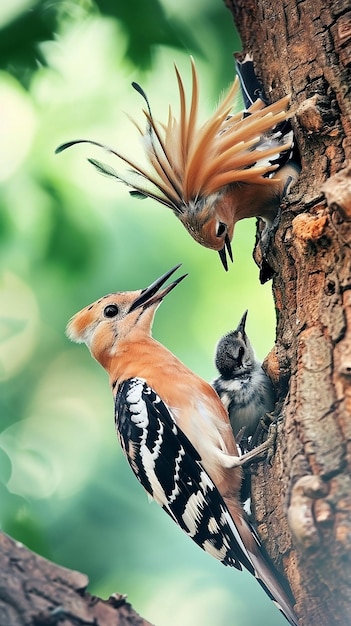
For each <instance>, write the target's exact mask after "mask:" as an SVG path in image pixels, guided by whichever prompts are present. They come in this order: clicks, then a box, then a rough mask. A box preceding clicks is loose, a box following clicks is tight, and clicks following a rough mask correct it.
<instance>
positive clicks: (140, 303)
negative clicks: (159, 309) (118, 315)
mask: <svg viewBox="0 0 351 626" xmlns="http://www.w3.org/2000/svg"><path fill="white" fill-rule="evenodd" d="M180 266H181V263H179V265H176V266H175V267H172V269H170V270H168V272H166V273H165V274H162V276H160V278H157V279H156V280H155V281H154V282H153V283H151V285H149V287H146V289H143V290H142V291H141V293H140V295H139V296H138V297H137V299H136V300H134V302H133V303H132V305H131V307H130V309H129V312H131V311H134V310H135V309H138V308H139V307H144V308H147V307H148V306H150V305H151V304H155V303H156V302H161V300H163V298H164V297H165V296H166V295H167V294H168V293H169V292H170V291H172V289H174V287H176V286H177V285H178V284H179V283H180V281H182V280H183V278H185V277H186V276H187V274H183V276H180V277H179V278H177V279H176V280H174V281H173V282H172V283H170V284H169V285H167V287H165V288H164V289H162V291H160V289H161V287H162V285H164V283H165V282H166V281H167V280H168V278H169V277H170V276H172V274H174V272H175V271H176V270H177V269H178V268H179V267H180Z"/></svg>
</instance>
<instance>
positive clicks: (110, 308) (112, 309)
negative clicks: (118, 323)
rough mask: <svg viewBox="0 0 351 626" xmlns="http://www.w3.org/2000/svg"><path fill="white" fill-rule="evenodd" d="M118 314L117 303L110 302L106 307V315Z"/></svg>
mask: <svg viewBox="0 0 351 626" xmlns="http://www.w3.org/2000/svg"><path fill="white" fill-rule="evenodd" d="M116 315H118V306H117V305H116V304H108V305H107V306H105V308H104V316H105V317H116Z"/></svg>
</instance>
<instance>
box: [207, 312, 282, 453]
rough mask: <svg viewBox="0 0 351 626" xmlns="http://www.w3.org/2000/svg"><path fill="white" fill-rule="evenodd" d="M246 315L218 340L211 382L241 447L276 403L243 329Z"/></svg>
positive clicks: (271, 388) (269, 383) (267, 380)
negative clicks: (217, 373)
mask: <svg viewBox="0 0 351 626" xmlns="http://www.w3.org/2000/svg"><path fill="white" fill-rule="evenodd" d="M246 318H247V311H245V313H244V315H243V316H242V318H241V320H240V322H239V324H238V326H237V328H236V329H235V330H233V331H231V332H230V333H228V334H227V335H224V337H222V338H221V339H220V341H219V342H218V344H217V347H216V354H215V364H216V367H217V369H218V372H219V374H220V376H218V378H216V379H215V380H214V381H213V383H212V386H213V387H214V389H215V390H216V392H217V393H218V395H219V397H220V399H221V401H222V403H223V404H224V406H225V408H226V409H227V411H228V414H229V419H230V423H231V426H232V429H233V433H234V436H235V437H237V436H238V434H239V433H241V434H242V438H241V444H240V445H241V447H242V448H243V449H244V450H245V448H246V446H247V440H248V438H250V437H252V435H253V434H254V433H255V431H256V429H257V426H258V424H259V422H260V419H261V418H262V417H263V416H264V415H265V414H266V413H270V412H271V411H273V409H274V404H275V394H274V389H273V385H272V382H271V380H270V378H268V376H267V374H266V373H265V372H264V371H263V369H262V363H261V361H259V360H258V359H257V357H256V355H255V352H254V350H253V348H252V346H251V343H250V340H249V338H248V336H247V334H246V332H245V324H246Z"/></svg>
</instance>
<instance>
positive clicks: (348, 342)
mask: <svg viewBox="0 0 351 626" xmlns="http://www.w3.org/2000/svg"><path fill="white" fill-rule="evenodd" d="M225 1H226V4H227V6H228V8H229V9H230V10H231V12H232V14H233V17H234V20H235V23H236V25H237V27H238V30H239V32H240V35H241V38H242V42H243V49H244V50H245V51H249V52H251V53H252V54H253V58H254V62H255V67H256V71H257V73H258V75H259V77H260V79H261V82H262V84H263V85H264V88H265V92H266V94H268V96H269V98H270V99H271V100H272V101H274V100H276V99H277V98H279V97H281V96H283V95H284V94H286V93H289V92H290V93H291V94H292V105H293V107H295V108H296V117H295V119H294V121H293V125H294V129H295V133H296V137H297V140H298V146H299V149H300V153H301V158H302V173H301V177H300V180H299V183H298V185H297V186H296V187H295V188H294V190H293V192H292V195H291V196H290V197H289V199H288V202H287V203H286V204H285V206H284V207H283V210H282V215H281V220H280V223H279V227H278V229H277V231H276V233H275V236H274V241H273V245H271V247H270V249H269V251H268V257H267V261H268V265H269V266H270V267H271V269H272V274H273V295H274V300H275V306H276V312H277V338H276V345H275V347H274V349H273V350H272V352H271V354H270V355H269V356H268V358H267V360H266V367H267V369H268V371H269V373H270V374H271V375H272V377H273V379H274V380H275V382H276V385H277V390H278V396H279V405H278V406H280V411H279V413H280V415H281V417H282V420H281V421H280V426H279V430H278V432H279V436H278V441H277V450H276V454H275V457H274V460H273V463H272V465H271V466H269V465H264V464H261V465H260V466H259V467H258V469H257V471H256V472H255V476H254V478H253V500H254V506H255V516H256V520H257V523H258V529H259V532H260V535H261V537H262V538H263V540H264V542H265V544H266V547H267V549H268V551H269V553H270V554H271V556H272V558H273V560H274V561H275V562H276V563H277V565H278V566H280V568H281V569H283V570H284V571H285V574H286V576H287V578H288V580H289V582H290V585H291V588H292V590H293V593H294V595H295V598H296V601H297V606H296V609H297V613H298V615H299V617H300V619H301V624H303V625H304V626H336V625H338V624H340V625H342V626H346V624H351V550H350V548H351V480H350V465H351V446H350V442H351V414H350V413H351V291H350V289H351V272H350V268H351V250H350V244H351V237H350V235H351V166H350V165H348V161H349V159H350V152H351V132H350V131H351V76H350V66H351V5H350V1H349V0H334V2H323V0H305V1H304V0H302V1H300V0H284V1H283V2H282V1H281V0H225ZM255 258H256V260H257V261H258V263H260V259H261V263H262V256H261V255H260V251H259V250H258V249H257V248H256V251H255ZM261 270H262V267H261ZM266 270H267V267H266V268H265V269H264V272H266ZM263 332H264V329H263Z"/></svg>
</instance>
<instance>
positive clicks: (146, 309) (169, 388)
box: [67, 268, 297, 626]
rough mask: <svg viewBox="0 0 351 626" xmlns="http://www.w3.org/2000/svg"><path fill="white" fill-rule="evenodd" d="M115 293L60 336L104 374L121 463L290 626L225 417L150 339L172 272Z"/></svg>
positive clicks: (209, 394)
mask: <svg viewBox="0 0 351 626" xmlns="http://www.w3.org/2000/svg"><path fill="white" fill-rule="evenodd" d="M176 269H177V268H173V269H172V270H170V271H169V272H167V273H166V274H164V275H163V276H161V277H160V278H159V279H157V280H156V281H155V282H154V283H152V285H150V286H149V287H147V288H146V289H143V290H139V291H134V292H124V293H114V294H110V295H108V296H105V297H104V298H101V299H100V300H98V301H96V302H94V303H93V304H91V305H89V306H88V307H86V308H85V309H83V310H82V311H80V312H79V313H77V314H76V315H75V316H74V317H73V318H72V319H71V321H70V322H69V324H68V327H67V334H68V336H69V337H70V338H71V339H73V340H74V341H78V342H84V343H86V344H87V346H88V347H89V349H90V351H91V353H92V355H93V356H94V357H95V358H96V359H97V360H98V361H99V362H100V363H101V364H102V365H103V367H104V368H105V369H106V370H107V372H108V374H109V377H110V383H111V386H112V391H113V394H114V397H115V416H116V427H117V432H118V435H119V438H120V442H121V445H122V449H123V451H124V453H125V455H126V457H127V459H128V462H129V464H130V466H131V468H132V470H133V471H134V473H135V474H136V476H137V478H138V479H139V480H140V482H141V484H142V485H143V486H144V488H145V489H146V491H147V492H148V493H149V495H151V496H152V497H153V498H154V499H155V500H156V501H157V502H158V503H159V504H160V505H161V506H162V507H163V508H164V509H165V510H166V511H167V512H168V513H169V514H170V515H171V517H172V518H173V519H174V521H176V522H177V523H178V525H179V526H180V527H181V528H182V529H183V530H184V531H185V532H186V533H187V534H188V535H189V536H190V537H191V538H192V539H193V540H194V541H195V542H196V543H197V544H198V545H200V546H201V547H202V548H203V549H204V550H206V551H207V552H208V553H209V554H211V555H212V556H214V557H215V558H217V559H219V560H221V561H222V562H223V563H225V564H226V565H232V566H234V567H238V568H241V565H240V563H241V564H243V565H244V566H245V567H246V568H247V569H248V570H249V571H250V572H251V573H252V574H253V575H254V576H256V578H258V580H259V581H260V583H261V584H262V586H263V587H264V589H265V590H266V591H267V593H268V594H270V595H272V596H273V597H274V599H275V600H276V601H277V602H278V603H279V605H280V606H281V608H282V610H283V612H284V614H285V616H286V617H287V619H288V620H289V621H290V624H292V625H293V626H297V620H296V618H295V615H294V611H293V609H292V606H291V600H290V598H289V597H288V595H287V593H286V592H285V590H284V589H283V587H282V585H281V584H280V582H279V581H278V579H277V577H276V575H275V573H274V571H272V568H271V565H270V564H269V562H268V561H267V559H266V557H265V556H264V554H263V553H262V551H261V547H260V542H259V540H258V538H257V537H256V535H255V534H254V533H253V532H252V528H251V527H250V525H249V524H248V523H247V521H246V519H245V514H244V512H243V510H242V506H241V503H240V484H241V469H240V467H239V464H240V462H239V459H238V451H237V447H236V443H235V440H234V436H233V433H232V430H231V427H230V423H229V417H228V414H227V412H226V410H225V409H224V406H223V405H222V403H221V401H220V399H219V397H218V396H217V394H216V393H215V391H214V390H213V388H212V387H211V386H210V385H208V384H207V383H206V382H205V381H204V380H202V379H201V378H199V377H198V376H197V375H196V374H194V373H193V372H192V371H191V370H189V369H188V368H187V367H186V366H185V365H184V364H183V363H181V361H179V359H177V357H175V356H174V355H173V354H172V353H171V352H170V351H169V350H167V349H166V348H165V347H164V346H162V345H161V344H160V343H158V342H157V341H156V340H155V339H153V338H152V337H151V327H152V322H153V317H154V314H155V311H156V309H157V307H158V305H159V304H160V302H161V301H162V299H163V298H164V297H165V296H166V295H167V293H169V292H170V291H171V290H172V289H173V287H175V286H176V285H177V284H178V283H179V282H180V280H182V279H183V278H184V276H181V277H180V278H178V279H177V280H175V281H174V282H173V283H171V284H169V285H168V286H167V287H165V288H163V289H162V290H161V287H162V285H164V283H165V282H166V280H167V278H168V277H169V276H170V275H171V274H173V272H174V271H175V270H176Z"/></svg>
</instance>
